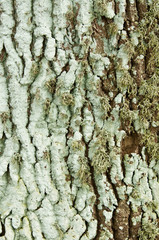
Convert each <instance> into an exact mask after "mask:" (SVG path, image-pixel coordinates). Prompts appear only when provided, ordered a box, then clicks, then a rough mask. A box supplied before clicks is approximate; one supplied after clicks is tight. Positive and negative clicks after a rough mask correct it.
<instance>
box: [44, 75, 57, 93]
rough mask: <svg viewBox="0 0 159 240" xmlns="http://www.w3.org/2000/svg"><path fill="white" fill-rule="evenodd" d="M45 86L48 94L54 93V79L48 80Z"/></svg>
mask: <svg viewBox="0 0 159 240" xmlns="http://www.w3.org/2000/svg"><path fill="white" fill-rule="evenodd" d="M45 85H46V87H47V89H48V91H49V92H50V93H54V92H55V88H56V79H55V78H52V79H50V80H49V81H47V82H46V84H45Z"/></svg>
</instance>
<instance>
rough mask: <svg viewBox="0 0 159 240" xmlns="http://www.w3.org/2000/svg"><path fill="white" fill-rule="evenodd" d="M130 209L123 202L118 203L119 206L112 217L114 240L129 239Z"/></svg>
mask: <svg viewBox="0 0 159 240" xmlns="http://www.w3.org/2000/svg"><path fill="white" fill-rule="evenodd" d="M129 214H130V209H129V206H128V205H127V204H126V202H125V201H123V200H121V201H119V205H118V207H117V209H116V210H115V213H114V216H113V220H114V221H113V228H114V230H115V231H114V236H115V239H116V240H124V239H126V238H128V237H129Z"/></svg>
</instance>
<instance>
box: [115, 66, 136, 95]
mask: <svg viewBox="0 0 159 240" xmlns="http://www.w3.org/2000/svg"><path fill="white" fill-rule="evenodd" d="M118 70H120V68H119V67H118ZM120 73H121V76H120V77H119V79H118V80H117V87H118V88H119V90H120V91H121V92H123V91H125V90H129V91H130V89H131V87H132V85H133V78H132V77H131V75H130V73H129V72H128V71H127V70H122V71H121V72H120Z"/></svg>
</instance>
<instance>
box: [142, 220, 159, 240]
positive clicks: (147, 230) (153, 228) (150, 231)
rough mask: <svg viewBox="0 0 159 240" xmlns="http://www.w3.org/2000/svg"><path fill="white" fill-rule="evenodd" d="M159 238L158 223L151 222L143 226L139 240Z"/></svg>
mask: <svg viewBox="0 0 159 240" xmlns="http://www.w3.org/2000/svg"><path fill="white" fill-rule="evenodd" d="M157 236H159V229H158V226H157V223H156V222H151V221H150V220H149V221H148V222H147V223H144V224H142V227H141V228H140V230H139V232H138V237H139V240H148V239H149V240H155V239H156V237H157Z"/></svg>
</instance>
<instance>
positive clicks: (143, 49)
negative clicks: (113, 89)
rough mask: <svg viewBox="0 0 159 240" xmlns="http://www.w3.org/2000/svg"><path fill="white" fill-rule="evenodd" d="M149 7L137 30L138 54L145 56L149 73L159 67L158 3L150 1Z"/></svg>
mask: <svg viewBox="0 0 159 240" xmlns="http://www.w3.org/2000/svg"><path fill="white" fill-rule="evenodd" d="M149 7H150V9H149V11H147V12H146V13H145V16H144V18H143V19H142V21H141V22H140V24H139V27H138V30H139V34H140V41H139V46H138V49H137V50H138V52H139V54H143V55H145V56H146V61H147V64H146V71H147V72H148V73H149V74H151V73H152V72H154V71H155V68H156V67H159V55H158V51H159V37H158V32H159V25H158V16H159V4H158V1H152V3H151V4H150V6H149Z"/></svg>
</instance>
